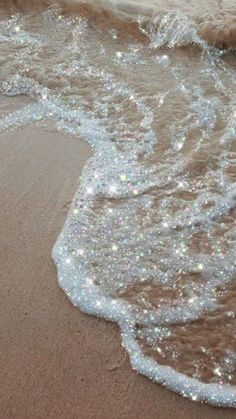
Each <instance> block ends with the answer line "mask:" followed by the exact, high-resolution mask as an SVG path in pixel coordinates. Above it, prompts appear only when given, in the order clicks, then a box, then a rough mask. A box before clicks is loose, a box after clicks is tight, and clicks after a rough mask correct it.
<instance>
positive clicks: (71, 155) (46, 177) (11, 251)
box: [0, 124, 235, 419]
mask: <svg viewBox="0 0 236 419" xmlns="http://www.w3.org/2000/svg"><path fill="white" fill-rule="evenodd" d="M90 155H91V150H90V149H89V147H88V145H87V144H86V143H85V142H83V141H81V140H78V139H75V138H72V137H69V136H66V135H63V134H61V133H58V132H56V131H55V129H54V128H53V126H50V125H48V124H45V127H36V126H30V127H27V128H23V129H19V130H16V131H14V132H7V133H5V134H2V135H1V153H0V167H1V187H0V189H1V207H0V218H1V248H2V251H1V256H0V257H1V282H0V284H1V285H0V287H1V291H0V295H1V306H0V307H1V308H0V310H1V313H0V323H1V334H2V336H1V343H0V346H1V348H0V349H1V354H2V355H1V359H2V368H1V383H2V384H1V396H0V397H1V402H0V405H1V415H2V417H3V418H4V419H32V418H34V419H41V418H42V419H44V418H47V419H77V418H78V419H96V418H97V419H113V418H114V419H122V418H124V419H126V418H127V419H139V418H140V419H141V418H150V419H151V418H160V419H172V418H173V419H184V418H186V419H203V418H207V419H231V418H232V419H233V418H234V417H235V412H234V410H233V409H220V408H213V407H210V406H207V405H205V404H204V405H201V404H196V403H193V402H190V401H188V400H185V399H183V398H182V397H180V396H178V395H176V394H174V393H173V392H171V391H169V390H166V389H164V388H163V387H161V386H160V385H157V384H155V383H152V382H151V381H150V380H148V379H147V378H145V377H143V376H141V375H138V374H137V373H136V372H135V371H133V370H132V368H131V366H130V364H129V360H128V357H127V354H126V352H125V350H124V349H123V348H122V347H121V339H120V332H119V329H118V327H117V326H116V325H114V324H113V323H108V322H106V321H105V320H101V319H98V318H96V317H91V316H88V315H85V314H83V313H81V311H80V310H78V309H77V308H75V307H73V306H72V304H71V303H70V302H69V301H68V299H67V298H66V296H65V294H64V292H62V291H61V290H60V288H59V287H58V283H57V274H56V269H55V267H54V264H53V261H52V259H51V249H52V246H53V244H54V242H55V240H56V238H57V236H58V232H59V231H60V229H61V227H62V225H63V222H64V220H65V217H66V215H67V212H68V207H69V205H70V201H71V199H72V196H73V194H74V193H75V191H76V189H77V186H78V184H77V182H78V178H79V176H80V174H81V171H82V168H83V166H84V164H85V163H86V161H87V159H88V158H89V156H90Z"/></svg>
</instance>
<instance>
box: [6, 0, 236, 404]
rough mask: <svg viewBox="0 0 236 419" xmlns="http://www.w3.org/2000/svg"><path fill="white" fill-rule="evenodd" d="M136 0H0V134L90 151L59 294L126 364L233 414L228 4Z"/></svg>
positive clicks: (234, 244) (233, 166)
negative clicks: (95, 325)
mask: <svg viewBox="0 0 236 419" xmlns="http://www.w3.org/2000/svg"><path fill="white" fill-rule="evenodd" d="M140 3H141V2H138V1H134V0H127V1H123V2H121V1H105V0H104V1H96V2H95V1H94V2H93V1H92V0H90V1H89V0H87V1H83V2H80V1H75V0H74V1H72V0H71V1H61V2H58V3H57V4H56V5H55V4H54V5H53V6H52V5H51V2H50V1H45V2H37V1H30V0H28V1H25V0H18V1H17V0H16V1H12V2H9V1H0V6H1V7H0V11H1V13H0V16H1V20H0V66H1V67H0V93H1V95H2V97H3V96H5V97H9V100H8V101H7V104H8V106H7V107H5V108H4V107H0V115H1V118H0V130H1V131H4V130H6V129H8V130H9V129H17V128H18V127H21V126H24V125H27V124H30V123H33V122H35V121H36V122H37V123H38V124H41V123H43V122H44V121H45V120H48V119H50V120H52V121H54V123H55V127H56V129H58V130H62V131H64V132H66V133H68V134H70V135H71V136H75V137H76V138H77V139H78V141H80V139H81V138H83V139H85V140H86V141H87V142H88V143H89V144H90V146H91V147H92V149H93V157H92V158H91V159H90V160H89V162H88V163H87V165H86V167H85V169H84V171H83V175H82V178H81V180H80V185H79V189H78V191H77V192H76V194H75V196H74V198H73V202H72V205H71V208H70V211H69V214H68V217H67V220H66V223H65V225H64V226H63V228H62V231H61V233H60V235H59V237H58V240H57V242H56V243H55V246H54V248H53V259H54V261H55V264H56V266H57V270H58V281H59V285H60V287H61V288H62V289H63V290H64V291H65V292H66V294H67V296H68V298H69V299H70V300H71V302H72V303H73V304H74V305H76V306H78V307H79V308H80V310H82V311H83V312H85V313H88V314H92V315H96V316H99V317H103V318H105V319H107V320H111V321H114V322H116V323H117V324H118V325H119V327H120V330H121V337H122V344H123V346H124V347H125V349H126V351H127V352H128V354H129V357H130V362H131V364H132V366H133V368H134V369H135V370H137V371H138V372H140V373H141V374H144V375H146V376H147V377H149V378H150V379H151V380H153V381H155V382H157V383H160V384H162V385H164V386H166V387H167V388H169V389H171V390H173V391H176V392H177V393H179V394H181V395H183V396H184V397H188V398H190V399H191V400H194V401H205V402H208V403H210V404H213V405H216V406H225V407H227V406H231V407H235V406H236V339H235V338H236V311H235V308H236V142H235V140H236V93H235V92H236V57H235V52H234V48H235V47H236V23H235V22H236V6H234V5H233V3H234V2H233V1H229V0H228V1H227V0H225V1H221V2H219V1H213V0H210V1H204V2H203V1H201V0H199V1H198V2H197V5H196V2H193V1H187V0H186V1H184V0H180V1H177V0H175V1H164V0H163V1H160V0H146V1H143V2H142V3H141V4H140ZM12 97H15V99H14V106H11V100H10V99H11V98H12ZM16 97H17V98H18V99H19V100H18V99H17V98H16ZM12 100H13V99H12ZM49 182H50V179H49ZM91 350H92V349H91Z"/></svg>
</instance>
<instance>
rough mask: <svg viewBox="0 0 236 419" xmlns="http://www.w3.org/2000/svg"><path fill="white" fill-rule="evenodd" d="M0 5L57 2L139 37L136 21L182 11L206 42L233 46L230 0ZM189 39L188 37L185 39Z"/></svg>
mask: <svg viewBox="0 0 236 419" xmlns="http://www.w3.org/2000/svg"><path fill="white" fill-rule="evenodd" d="M0 4H1V5H2V7H5V8H7V9H9V10H10V9H11V10H12V9H14V10H18V11H27V10H31V11H32V10H39V9H44V8H48V7H49V6H51V5H53V4H54V5H55V4H57V5H58V6H59V7H60V8H61V10H62V13H64V14H68V13H70V14H71V13H79V14H81V15H84V16H86V17H87V18H90V19H93V20H95V21H96V22H100V23H102V24H103V25H106V26H113V27H114V26H117V27H118V28H120V27H121V26H122V28H123V30H125V31H127V32H129V33H130V32H131V33H133V34H134V35H136V36H142V34H141V33H140V31H139V28H140V24H143V25H146V24H149V25H150V24H151V25H156V28H158V21H159V20H160V19H161V18H163V16H165V15H166V14H167V13H172V12H178V13H182V14H184V15H185V16H187V18H188V19H190V20H191V21H192V22H193V24H195V25H196V28H197V31H198V33H199V35H200V36H202V37H203V38H204V39H205V40H206V41H207V42H208V43H209V44H210V45H213V46H215V47H217V48H223V49H235V48H236V5H235V2H234V1H232V0H221V1H217V0H208V1H207V2H206V1H205V0H199V1H198V2H196V1H191V0H190V1H188V0H171V1H169V0H148V1H145V2H142V3H141V2H139V1H138V0H128V1H120V0H85V1H84V0H57V1H56V2H55V1H53V0H42V1H41V0H40V1H39V0H10V1H9V0H7V1H6V0H3V1H1V2H0ZM189 42H191V39H190V40H189Z"/></svg>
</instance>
